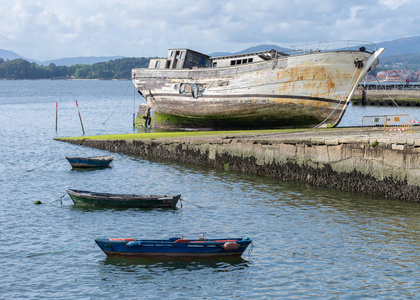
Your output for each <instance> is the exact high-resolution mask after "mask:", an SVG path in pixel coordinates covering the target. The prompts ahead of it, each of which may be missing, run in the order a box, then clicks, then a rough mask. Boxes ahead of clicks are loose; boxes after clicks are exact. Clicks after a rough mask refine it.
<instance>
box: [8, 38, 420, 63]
mask: <svg viewBox="0 0 420 300" xmlns="http://www.w3.org/2000/svg"><path fill="white" fill-rule="evenodd" d="M376 45H377V46H378V48H381V47H383V48H386V51H385V52H384V53H383V54H382V56H381V59H384V58H386V57H390V56H391V57H392V59H398V56H399V55H406V54H420V36H414V37H407V38H401V39H396V40H392V41H385V42H380V43H377V44H376ZM270 49H275V50H276V49H278V51H280V52H285V51H288V50H289V49H287V48H283V47H279V46H277V45H268V44H262V45H258V46H255V47H250V48H247V49H244V50H242V51H239V52H234V53H231V52H214V53H211V54H209V55H210V56H212V57H218V56H226V55H237V54H238V55H239V54H244V53H252V52H259V51H266V50H270ZM0 58H3V59H4V60H13V59H17V58H21V59H25V60H27V61H29V62H35V63H36V64H38V65H43V66H48V65H49V64H51V63H54V64H55V65H56V66H72V65H77V64H86V65H92V64H95V63H99V62H107V61H110V60H115V59H121V58H124V56H101V57H95V56H89V57H69V58H60V59H54V60H48V61H36V60H33V59H28V58H24V57H22V56H20V55H19V54H16V53H15V52H13V51H9V50H2V49H0ZM387 63H389V61H388V60H387Z"/></svg>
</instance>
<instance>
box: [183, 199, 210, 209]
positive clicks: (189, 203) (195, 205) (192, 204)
mask: <svg viewBox="0 0 420 300" xmlns="http://www.w3.org/2000/svg"><path fill="white" fill-rule="evenodd" d="M179 200H180V201H181V200H182V201H184V202H187V203H189V204H191V205H194V206H197V207H199V208H204V206H200V205H197V204H194V203H192V202H190V201H187V200H185V199H179ZM181 207H182V203H181Z"/></svg>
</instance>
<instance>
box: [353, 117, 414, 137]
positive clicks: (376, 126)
mask: <svg viewBox="0 0 420 300" xmlns="http://www.w3.org/2000/svg"><path fill="white" fill-rule="evenodd" d="M372 132H382V133H383V134H384V135H390V134H392V133H399V134H405V133H413V125H412V122H411V117H410V115H408V114H407V115H382V116H364V117H363V119H362V125H361V127H360V134H362V133H367V134H369V133H372Z"/></svg>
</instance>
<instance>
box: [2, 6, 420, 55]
mask: <svg viewBox="0 0 420 300" xmlns="http://www.w3.org/2000/svg"><path fill="white" fill-rule="evenodd" d="M419 11H420V1H419V0H354V1H353V0H221V1H219V0H167V1H165V0H150V1H146V0H131V1H130V0H0V28H1V30H0V49H4V50H10V51H13V52H16V53H17V54H19V55H21V56H23V57H25V58H28V59H35V60H39V61H46V60H52V59H58V58H67V57H80V56H127V57H154V56H158V57H165V56H166V54H167V49H170V48H189V49H193V50H196V51H199V52H203V53H207V54H209V53H213V52H238V51H241V50H244V49H246V48H249V47H253V46H257V45H260V44H272V45H278V46H281V47H290V46H292V45H299V44H304V43H312V42H324V41H333V40H360V41H369V42H374V43H378V42H383V41H391V40H395V39H399V38H404V37H412V36H419V35H420V13H419Z"/></svg>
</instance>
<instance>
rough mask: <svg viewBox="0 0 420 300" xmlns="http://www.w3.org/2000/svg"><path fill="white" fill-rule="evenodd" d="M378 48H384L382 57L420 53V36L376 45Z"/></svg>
mask: <svg viewBox="0 0 420 300" xmlns="http://www.w3.org/2000/svg"><path fill="white" fill-rule="evenodd" d="M376 46H378V48H386V50H385V52H384V53H383V54H382V55H381V56H382V57H386V56H392V55H401V54H413V53H420V36H413V37H408V38H402V39H397V40H393V41H387V42H381V43H377V44H376Z"/></svg>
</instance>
